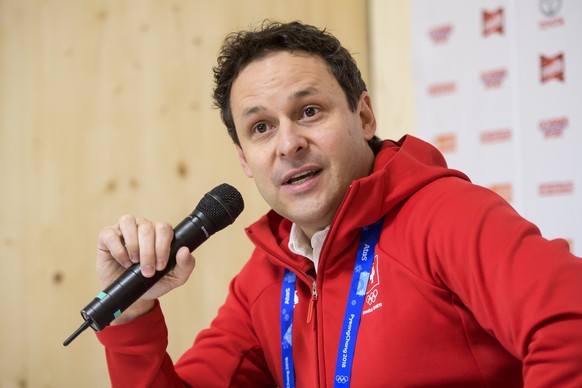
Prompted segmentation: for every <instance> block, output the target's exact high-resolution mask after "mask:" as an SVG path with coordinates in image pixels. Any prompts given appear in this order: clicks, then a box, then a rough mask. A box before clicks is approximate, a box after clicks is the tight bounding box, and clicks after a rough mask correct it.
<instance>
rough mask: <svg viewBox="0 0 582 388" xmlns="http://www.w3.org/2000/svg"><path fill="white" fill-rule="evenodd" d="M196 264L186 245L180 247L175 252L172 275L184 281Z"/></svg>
mask: <svg viewBox="0 0 582 388" xmlns="http://www.w3.org/2000/svg"><path fill="white" fill-rule="evenodd" d="M195 266H196V259H194V256H192V254H191V253H190V251H189V250H188V247H182V248H180V249H178V252H176V266H175V267H174V271H173V272H174V276H176V277H177V278H179V279H180V280H181V281H182V282H185V281H186V280H188V278H189V277H190V274H191V273H192V271H193V270H194V267H195Z"/></svg>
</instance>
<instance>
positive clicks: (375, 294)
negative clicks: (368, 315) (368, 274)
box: [366, 290, 378, 305]
mask: <svg viewBox="0 0 582 388" xmlns="http://www.w3.org/2000/svg"><path fill="white" fill-rule="evenodd" d="M377 297H378V290H374V291H372V292H370V293H369V294H368V296H366V303H368V304H369V305H371V304H372V303H374V302H375V301H376V298H377Z"/></svg>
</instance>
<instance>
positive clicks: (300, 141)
mask: <svg viewBox="0 0 582 388" xmlns="http://www.w3.org/2000/svg"><path fill="white" fill-rule="evenodd" d="M304 131H305V128H303V127H301V126H300V125H297V123H295V122H294V121H292V120H284V121H281V122H280V123H279V130H278V132H277V136H278V143H277V147H278V154H279V155H281V156H287V157H291V158H292V157H294V156H295V155H296V154H297V153H298V152H300V151H301V150H303V149H306V148H307V146H308V141H307V138H306V137H305V133H304Z"/></svg>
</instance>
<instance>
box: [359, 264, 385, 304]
mask: <svg viewBox="0 0 582 388" xmlns="http://www.w3.org/2000/svg"><path fill="white" fill-rule="evenodd" d="M378 261H379V259H378V255H375V256H374V264H373V265H372V271H371V272H370V279H369V280H368V290H367V291H366V299H365V304H364V307H363V311H362V315H366V314H369V313H372V312H374V311H376V310H377V309H379V308H380V307H382V302H381V301H380V287H379V286H380V271H379V270H378V267H379V265H378Z"/></svg>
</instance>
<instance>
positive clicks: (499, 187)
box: [489, 183, 513, 203]
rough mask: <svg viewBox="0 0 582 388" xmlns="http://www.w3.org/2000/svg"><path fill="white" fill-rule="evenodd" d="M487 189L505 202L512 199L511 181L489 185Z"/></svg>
mask: <svg viewBox="0 0 582 388" xmlns="http://www.w3.org/2000/svg"><path fill="white" fill-rule="evenodd" d="M489 189H491V190H492V191H494V192H496V193H497V194H498V195H499V196H500V197H501V198H503V199H504V200H506V201H507V202H509V203H511V202H512V201H513V185H512V184H511V183H497V184H494V185H491V186H489Z"/></svg>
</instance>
